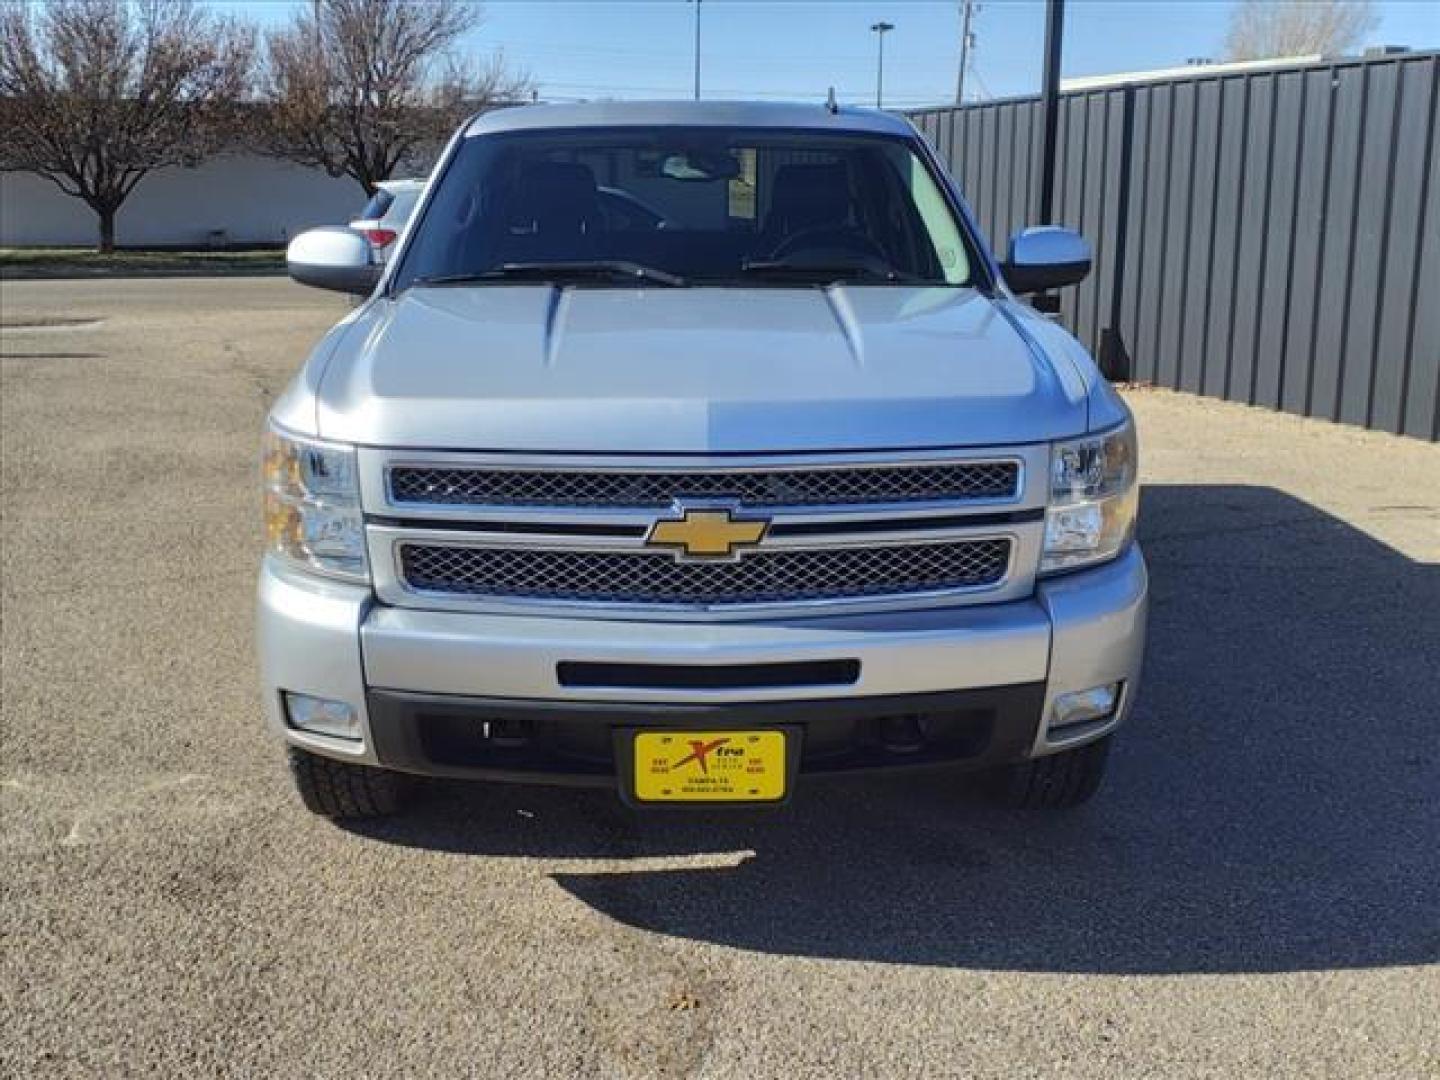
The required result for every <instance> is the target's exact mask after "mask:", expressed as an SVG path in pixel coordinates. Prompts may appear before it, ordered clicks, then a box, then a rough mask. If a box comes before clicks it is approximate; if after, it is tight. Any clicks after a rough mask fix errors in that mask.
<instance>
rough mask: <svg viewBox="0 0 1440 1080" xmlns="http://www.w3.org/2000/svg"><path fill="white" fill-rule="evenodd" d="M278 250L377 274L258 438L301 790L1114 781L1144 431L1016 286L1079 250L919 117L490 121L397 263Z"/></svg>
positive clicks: (323, 274)
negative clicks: (976, 189)
mask: <svg viewBox="0 0 1440 1080" xmlns="http://www.w3.org/2000/svg"><path fill="white" fill-rule="evenodd" d="M617 193H618V194H617ZM632 207H643V208H644V212H643V213H642V212H638V211H634V210H632V209H631V208H632ZM289 263H290V271H291V274H292V276H294V278H295V279H296V280H298V281H300V282H303V283H305V284H309V285H315V286H319V287H322V288H331V289H339V290H342V291H347V292H351V293H356V294H359V295H361V296H363V297H365V299H364V300H363V301H362V302H361V303H360V304H359V305H358V306H357V307H356V308H355V309H354V310H353V311H351V312H350V314H349V315H348V316H347V317H346V318H345V319H343V320H342V321H341V322H340V323H339V324H338V325H337V326H336V327H335V328H334V329H333V330H331V331H330V332H329V333H328V334H327V335H326V336H325V338H324V339H323V340H322V341H321V342H320V343H319V345H317V346H316V348H315V350H314V352H313V354H312V355H311V356H310V358H309V360H308V361H307V362H306V363H305V365H304V367H303V368H302V369H301V371H300V373H299V374H298V376H297V377H296V378H295V380H294V382H293V383H292V384H291V385H290V387H289V388H288V389H287V390H286V391H285V393H284V394H283V395H282V396H281V397H280V399H279V400H278V401H277V402H276V403H275V407H274V410H273V412H272V413H271V416H270V420H269V430H268V432H267V433H266V436H265V451H264V487H265V520H266V531H267V543H268V550H267V553H266V555H265V559H264V565H263V567H262V569H261V572H260V587H259V651H260V658H261V667H262V675H263V684H264V698H265V705H266V708H267V710H268V712H269V718H270V721H271V724H272V726H273V727H274V730H275V731H276V732H277V733H278V734H279V736H280V737H281V738H283V739H284V741H285V743H286V744H287V747H288V751H289V756H290V763H291V766H292V771H293V775H294V778H295V781H296V784H297V786H298V788H299V791H300V794H301V796H302V797H303V799H304V802H305V804H306V806H308V807H309V808H310V809H311V810H314V811H316V812H317V813H321V814H326V815H330V816H335V817H349V816H364V815H373V814H385V813H390V812H394V811H395V810H397V809H398V808H399V807H400V806H401V804H402V802H403V798H404V796H405V795H406V793H407V792H408V790H409V789H410V786H411V785H410V784H409V782H408V781H409V780H410V778H412V777H414V776H444V777H459V778H471V779H475V780H482V781H521V782H535V783H559V784H589V785H601V786H606V787H610V788H613V789H614V790H615V791H616V792H618V794H619V796H620V797H621V798H623V799H625V800H626V801H628V802H630V803H632V804H634V805H636V806H642V807H658V806H671V805H675V806H690V807H692V808H694V807H697V806H699V807H707V806H708V807H713V806H715V805H716V804H722V803H743V804H776V803H781V802H783V801H785V800H786V799H788V798H789V797H790V796H791V794H792V793H793V792H794V790H795V789H796V787H797V786H798V785H802V784H808V783H811V782H812V778H813V777H816V775H817V774H825V773H830V774H835V773H843V772H849V771H853V770H863V769H869V768H894V767H918V766H931V767H968V768H971V769H976V770H982V771H983V777H984V779H985V780H986V781H987V786H988V788H989V789H990V790H991V791H993V792H994V793H995V794H996V795H997V796H998V797H1000V798H1001V799H1003V800H1005V801H1006V802H1008V803H1009V804H1012V805H1020V806H1035V807H1063V806H1070V805H1074V804H1076V803H1079V802H1081V801H1083V800H1084V799H1086V798H1088V797H1089V796H1090V795H1091V794H1093V793H1094V791H1095V789H1096V787H1097V786H1098V784H1099V783H1100V780H1101V776H1102V774H1103V771H1104V767H1105V760H1106V753H1107V750H1108V745H1109V742H1110V737H1111V734H1112V732H1113V731H1114V730H1115V728H1116V727H1117V726H1118V725H1119V724H1120V723H1121V721H1122V720H1123V719H1124V718H1125V715H1126V713H1127V712H1128V711H1129V709H1130V708H1131V705H1132V703H1133V701H1134V697H1135V691H1136V680H1137V678H1138V675H1139V672H1140V662H1141V654H1142V651H1143V641H1144V634H1145V613H1146V588H1147V586H1146V572H1145V564H1144V562H1143V560H1142V559H1141V556H1140V552H1139V550H1138V549H1137V547H1136V544H1135V542H1134V528H1135V516H1136V506H1137V495H1138V492H1137V482H1136V466H1137V456H1136V440H1135V430H1134V426H1133V423H1132V421H1131V417H1130V414H1129V411H1128V410H1127V408H1126V406H1125V405H1124V403H1123V402H1122V401H1121V399H1120V398H1119V397H1118V396H1117V395H1116V394H1115V392H1114V391H1113V389H1112V388H1111V387H1110V386H1109V385H1108V383H1107V382H1106V380H1105V379H1104V378H1102V377H1101V375H1100V374H1099V372H1098V371H1097V370H1096V367H1095V365H1094V363H1093V362H1092V361H1091V359H1090V357H1089V356H1088V355H1087V354H1086V352H1085V351H1084V349H1083V348H1082V347H1081V346H1080V345H1079V344H1078V343H1077V342H1076V341H1075V340H1074V339H1073V338H1072V337H1071V336H1070V335H1069V334H1068V333H1066V332H1065V331H1064V330H1063V329H1062V328H1061V327H1060V326H1058V325H1056V324H1055V323H1054V322H1053V321H1051V320H1049V319H1046V318H1044V317H1042V316H1040V315H1038V314H1037V313H1036V312H1035V311H1034V310H1033V309H1032V308H1031V307H1030V306H1028V305H1027V304H1024V303H1022V302H1020V301H1018V300H1017V299H1016V296H1017V295H1024V294H1030V293H1036V292H1040V291H1043V290H1047V289H1053V288H1058V287H1062V286H1065V285H1069V284H1073V283H1075V282H1077V281H1079V280H1080V279H1081V278H1082V277H1083V276H1084V275H1085V274H1086V273H1087V271H1088V270H1089V265H1090V253H1089V249H1088V247H1087V246H1086V244H1085V243H1084V241H1083V240H1081V239H1080V238H1079V237H1078V236H1076V235H1075V234H1074V233H1071V232H1068V231H1066V230H1063V229H1057V228H1042V229H1031V230H1026V231H1024V232H1021V233H1019V234H1018V235H1017V236H1015V237H1014V238H1013V240H1012V241H1011V243H1010V247H1009V252H1008V256H1007V258H1006V260H1005V261H1004V262H1003V263H1001V262H997V260H996V259H995V258H994V257H993V256H992V255H991V254H990V252H989V251H988V250H987V248H986V246H985V243H984V241H983V240H982V238H981V237H980V235H979V232H978V230H977V229H976V227H975V225H974V223H973V221H972V220H971V217H970V214H969V212H968V210H967V208H966V207H965V205H964V203H963V201H962V200H961V198H960V195H959V193H958V192H957V191H956V189H955V187H954V185H953V183H952V181H951V180H950V178H949V177H948V176H947V175H946V173H945V171H944V170H943V169H942V168H941V166H940V164H939V163H938V162H937V160H936V158H935V155H934V154H933V152H932V151H931V149H930V148H929V147H928V146H927V145H926V143H925V141H924V140H923V139H922V138H921V137H920V136H919V134H918V133H917V132H916V131H915V130H914V128H913V127H911V126H910V125H909V124H908V123H907V122H906V121H905V120H904V119H903V118H899V117H895V116H891V115H886V114H883V113H879V112H872V111H868V110H851V109H839V108H835V107H833V106H830V107H823V106H820V105H815V106H813V107H808V106H803V105H783V106H781V105H748V104H719V103H716V104H711V103H694V104H689V103H686V104H639V103H625V104H595V105H578V106H532V107H525V108H517V109H509V110H504V111H497V112H491V113H487V114H484V115H482V116H480V117H479V118H477V119H475V120H473V121H471V122H469V123H467V124H466V125H465V126H464V127H463V128H462V129H461V130H460V131H459V132H458V133H457V134H456V136H455V137H454V138H453V140H452V141H451V142H450V144H449V145H448V147H447V148H446V149H445V151H444V153H443V155H442V157H441V160H440V162H439V164H438V165H437V167H436V169H435V172H434V174H433V178H432V180H431V182H430V184H429V187H428V188H427V190H426V192H425V194H424V196H423V197H422V199H421V201H420V203H419V205H418V207H417V208H416V211H415V213H414V215H413V217H412V218H411V220H410V222H409V225H408V226H407V228H406V230H405V233H404V235H403V236H402V238H401V239H400V241H399V242H398V245H397V247H396V250H395V252H394V254H393V255H392V256H391V257H390V259H389V260H388V261H387V263H386V264H385V266H383V267H378V266H375V265H374V264H373V263H372V261H371V253H370V249H369V244H368V243H367V241H366V240H365V238H364V237H363V236H361V235H359V234H356V233H353V232H349V231H347V230H343V229H323V230H316V231H314V232H310V233H306V234H303V235H301V236H299V237H297V238H296V239H295V240H294V241H293V243H292V244H291V246H290V251H289Z"/></svg>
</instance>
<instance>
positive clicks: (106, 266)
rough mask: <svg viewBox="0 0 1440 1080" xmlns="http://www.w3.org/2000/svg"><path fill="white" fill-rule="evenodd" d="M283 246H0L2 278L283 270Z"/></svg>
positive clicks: (132, 275)
mask: <svg viewBox="0 0 1440 1080" xmlns="http://www.w3.org/2000/svg"><path fill="white" fill-rule="evenodd" d="M284 272H285V251H284V249H283V248H255V249H247V250H241V251H172V250H169V249H149V248H127V249H122V250H120V251H116V252H114V253H112V254H109V255H99V254H97V253H96V252H94V251H91V250H87V249H85V248H0V279H7V280H8V279H18V278H66V277H175V276H211V275H227V274H233V275H251V274H283V273H284Z"/></svg>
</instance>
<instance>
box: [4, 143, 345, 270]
mask: <svg viewBox="0 0 1440 1080" xmlns="http://www.w3.org/2000/svg"><path fill="white" fill-rule="evenodd" d="M364 205H365V193H364V191H363V190H361V188H360V185H359V184H357V183H356V182H355V181H354V180H352V179H350V178H349V177H343V178H341V179H339V180H337V179H335V178H334V177H331V176H327V175H326V174H325V173H324V172H323V171H321V170H319V169H306V168H302V167H300V166H298V165H291V164H288V163H286V162H281V161H275V160H273V159H271V158H264V157H259V156H255V155H248V154H247V155H233V156H226V157H219V158H214V159H212V160H210V161H207V162H205V164H203V165H201V166H199V167H198V168H194V169H183V168H173V169H162V170H160V171H158V172H153V173H151V174H150V175H149V176H147V177H145V179H143V180H141V181H140V183H139V185H138V186H137V187H136V188H135V190H134V191H133V192H132V193H131V195H130V198H128V199H127V200H125V205H124V206H122V207H121V208H120V213H119V214H118V215H117V218H116V224H115V242H116V243H117V244H119V245H122V246H125V247H147V246H152V245H154V246H171V245H187V246H195V247H199V248H203V247H205V246H206V245H207V244H208V243H209V242H210V234H211V233H212V232H213V231H215V230H223V231H224V233H225V239H226V241H227V242H228V243H232V244H259V243H283V242H285V241H286V240H288V239H289V238H290V237H292V236H294V235H295V234H296V233H297V232H301V231H303V230H305V229H308V228H311V227H312V226H316V225H344V224H345V223H346V222H347V221H349V220H350V219H351V218H352V217H353V216H354V214H355V212H356V211H358V210H359V209H360V208H361V207H362V206H364ZM95 236H96V223H95V215H94V213H93V212H91V210H90V208H89V207H88V206H86V205H85V204H84V203H83V202H81V201H80V200H79V199H74V198H71V197H70V196H68V195H64V194H62V193H61V191H60V189H59V188H57V187H56V186H55V185H54V184H52V183H51V182H50V181H49V180H46V179H45V178H44V177H40V176H33V175H31V174H29V173H0V247H72V246H89V245H93V244H94V243H95Z"/></svg>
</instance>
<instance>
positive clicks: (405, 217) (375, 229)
mask: <svg viewBox="0 0 1440 1080" xmlns="http://www.w3.org/2000/svg"><path fill="white" fill-rule="evenodd" d="M376 188H377V189H378V190H377V191H376V192H375V194H374V195H372V196H371V197H370V201H369V202H368V203H366V204H365V209H363V210H361V211H360V216H359V217H358V218H356V219H355V220H354V221H352V222H350V228H352V229H354V230H355V231H356V232H358V233H363V234H364V235H365V238H366V239H367V240H369V241H370V250H371V251H372V252H373V253H374V255H375V261H376V262H377V263H383V262H384V261H385V260H386V258H387V257H388V255H389V253H390V252H391V251H392V250H393V249H394V247H395V241H396V240H398V239H400V234H401V233H402V232H404V231H405V222H407V221H409V220H410V212H411V211H412V210H414V209H415V204H416V203H417V202H419V201H420V194H421V192H423V191H424V190H425V181H424V180H382V181H381V182H380V183H379V184H377V185H376Z"/></svg>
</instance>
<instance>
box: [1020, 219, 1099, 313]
mask: <svg viewBox="0 0 1440 1080" xmlns="http://www.w3.org/2000/svg"><path fill="white" fill-rule="evenodd" d="M1000 270H1001V272H1002V273H1003V274H1004V275H1005V284H1007V285H1009V286H1010V291H1011V292H1013V293H1019V294H1020V295H1021V296H1025V295H1028V294H1030V293H1038V292H1045V291H1046V290H1048V289H1059V288H1061V287H1063V286H1065V285H1076V284H1078V283H1079V282H1081V281H1084V280H1085V275H1086V274H1088V273H1090V245H1089V244H1087V243H1086V242H1085V238H1084V237H1083V236H1081V235H1080V234H1079V233H1077V232H1075V231H1074V230H1072V229H1063V228H1061V227H1059V226H1058V225H1046V226H1043V227H1041V228H1036V229H1021V230H1020V231H1019V232H1018V233H1016V234H1015V235H1014V236H1012V237H1011V238H1010V254H1009V255H1008V256H1007V257H1006V259H1005V261H1004V262H1003V263H1001V264H1000Z"/></svg>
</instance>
